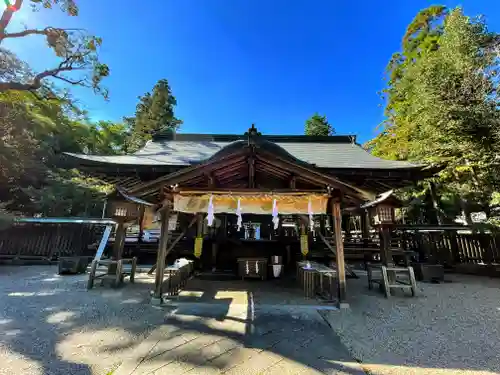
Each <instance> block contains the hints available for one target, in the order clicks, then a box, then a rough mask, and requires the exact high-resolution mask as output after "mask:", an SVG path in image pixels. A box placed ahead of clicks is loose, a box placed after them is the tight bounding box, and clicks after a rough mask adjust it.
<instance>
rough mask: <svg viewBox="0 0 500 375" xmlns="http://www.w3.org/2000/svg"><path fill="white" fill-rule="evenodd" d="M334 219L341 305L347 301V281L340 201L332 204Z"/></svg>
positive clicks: (337, 200)
mask: <svg viewBox="0 0 500 375" xmlns="http://www.w3.org/2000/svg"><path fill="white" fill-rule="evenodd" d="M332 218H333V226H334V233H335V246H336V250H337V279H338V298H339V304H341V303H343V302H344V301H345V299H346V279H345V260H344V242H343V241H342V214H341V210H340V199H334V200H333V204H332Z"/></svg>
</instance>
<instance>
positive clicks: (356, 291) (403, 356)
mask: <svg viewBox="0 0 500 375" xmlns="http://www.w3.org/2000/svg"><path fill="white" fill-rule="evenodd" d="M446 279H447V282H446V283H442V284H428V283H419V284H418V287H419V291H420V292H419V295H418V296H417V297H416V298H412V297H410V296H404V294H403V292H402V291H396V293H397V295H396V296H395V297H391V298H390V299H386V298H384V297H383V295H382V294H380V293H378V291H375V290H374V291H369V290H368V288H367V280H366V277H365V276H362V277H361V279H359V280H348V294H349V299H350V301H349V302H350V305H351V309H349V310H344V311H322V312H321V313H322V314H323V315H324V316H325V317H326V318H327V320H328V322H329V324H330V325H331V326H332V328H333V329H334V330H335V331H336V332H337V333H338V334H339V335H340V336H341V339H342V342H343V343H344V344H345V345H346V346H347V347H348V348H349V350H350V352H351V354H352V355H353V356H354V357H355V358H356V359H358V360H360V361H362V362H363V368H364V369H365V370H366V371H367V372H370V373H373V374H384V375H393V374H418V375H422V374H447V375H449V374H474V375H476V374H498V373H500V279H489V278H485V277H474V276H465V275H447V276H446Z"/></svg>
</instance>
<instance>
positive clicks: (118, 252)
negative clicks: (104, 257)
mask: <svg viewBox="0 0 500 375" xmlns="http://www.w3.org/2000/svg"><path fill="white" fill-rule="evenodd" d="M125 236H126V228H125V222H124V221H122V220H120V221H118V224H117V225H116V231H115V243H114V245H113V258H114V259H115V260H120V259H121V258H122V253H123V247H124V245H125Z"/></svg>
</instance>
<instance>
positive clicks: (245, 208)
mask: <svg viewBox="0 0 500 375" xmlns="http://www.w3.org/2000/svg"><path fill="white" fill-rule="evenodd" d="M66 161H67V163H68V166H70V167H76V168H78V169H80V170H81V171H83V172H85V173H88V174H91V175H93V176H95V177H98V178H100V179H102V180H104V181H107V182H109V183H112V184H114V185H115V186H116V190H115V192H114V193H113V194H111V195H110V196H109V199H108V201H109V202H110V203H109V204H108V208H109V210H108V212H109V213H110V214H111V215H112V217H113V218H114V219H115V220H116V221H117V223H118V225H117V229H116V234H115V241H114V257H115V258H120V257H121V256H122V252H123V248H124V243H125V238H126V228H127V226H128V225H129V224H130V223H131V222H132V221H134V220H135V221H138V222H139V223H140V231H139V245H138V246H139V247H141V246H143V245H142V244H144V246H145V245H146V244H145V243H143V242H141V241H142V238H143V237H142V235H143V233H144V232H145V231H146V229H145V228H146V226H147V225H148V224H147V223H149V222H151V221H154V218H155V217H156V218H157V222H158V223H159V231H158V233H159V239H158V241H157V242H156V243H155V245H154V246H155V249H157V251H156V266H155V272H156V285H155V297H157V298H161V296H162V293H163V290H162V288H163V287H162V285H163V280H164V270H165V264H166V262H167V263H168V261H169V260H173V259H175V258H178V257H179V256H181V255H182V256H185V257H186V258H191V259H194V260H195V262H196V266H197V268H203V269H212V270H217V269H233V270H234V271H235V272H237V271H238V267H240V271H241V265H239V263H240V260H242V259H243V260H247V262H246V267H247V273H248V259H254V260H255V262H252V264H255V267H256V268H257V270H255V269H254V272H257V274H258V275H260V276H262V275H261V274H262V272H267V263H266V262H268V263H269V264H275V263H276V262H277V260H278V259H280V260H281V261H280V262H278V263H283V264H284V265H292V264H295V263H296V262H298V261H302V260H304V259H309V258H310V257H312V253H313V252H314V248H315V246H317V244H318V242H319V243H322V244H323V247H325V246H324V245H326V246H327V248H328V249H330V250H331V254H330V255H331V258H333V259H334V262H335V264H336V271H337V272H336V283H337V289H338V301H340V302H342V301H343V300H344V299H345V297H346V265H345V257H344V240H343V237H342V229H343V227H342V216H343V214H345V213H348V212H355V213H357V214H359V215H360V217H361V222H362V223H363V233H366V231H367V230H368V229H367V228H368V222H369V217H368V215H366V214H365V212H366V210H368V207H371V206H373V207H377V205H376V204H375V203H376V202H377V198H378V199H379V200H380V196H381V194H382V195H383V194H384V193H386V192H387V191H389V190H391V189H395V188H400V187H404V186H407V185H411V184H413V183H415V182H416V181H418V180H421V179H424V178H426V177H429V176H431V175H432V174H433V173H434V172H435V171H433V170H432V169H430V168H426V167H425V166H423V165H415V164H411V163H408V162H402V161H389V160H383V159H380V158H377V157H375V156H373V155H371V154H370V153H368V152H367V151H365V150H364V149H363V148H362V147H361V146H359V145H358V144H357V143H356V142H355V137H353V136H329V137H317V136H300V135H299V136H296V135H290V136H289V135H268V136H266V135H261V134H260V133H259V132H258V131H257V129H256V128H255V126H253V125H252V127H251V128H250V129H248V131H247V132H246V133H245V134H242V135H215V134H213V135H210V134H176V133H175V132H173V131H168V132H161V133H158V134H155V135H154V136H153V139H152V140H151V141H149V142H148V143H147V144H146V145H145V147H144V148H143V149H141V150H139V151H137V152H136V153H134V154H130V155H119V156H98V155H83V154H70V153H68V154H66ZM380 201H382V200H380ZM389 201H390V199H389V200H386V201H385V202H389ZM111 202H113V204H111ZM370 202H371V203H370ZM374 202H375V203H374ZM367 203H368V205H367ZM370 205H371V206H370ZM361 207H365V208H361ZM378 215H379V219H380V215H382V214H381V213H380V212H379V214H378ZM376 216H377V215H372V219H373V217H376ZM173 218H175V220H174V221H173V220H172V219H173ZM378 223H379V224H381V228H382V226H383V225H382V224H383V223H384V221H383V220H382V221H380V220H379V222H378ZM318 238H319V239H320V240H319V241H316V240H317V239H318ZM183 241H184V242H185V241H188V244H189V245H188V246H187V248H184V249H179V248H178V246H179V244H180V243H181V242H183ZM386 243H387V242H386ZM381 246H382V247H383V246H384V245H381ZM386 247H387V246H386ZM186 250H187V251H186ZM139 254H140V253H139ZM139 258H140V255H139ZM259 260H263V263H262V265H263V266H264V267H260V268H259V263H258V261H259ZM243 267H244V266H243ZM263 268H265V270H264V271H263ZM259 269H260V271H259ZM262 278H265V277H264V276H263V277H262Z"/></svg>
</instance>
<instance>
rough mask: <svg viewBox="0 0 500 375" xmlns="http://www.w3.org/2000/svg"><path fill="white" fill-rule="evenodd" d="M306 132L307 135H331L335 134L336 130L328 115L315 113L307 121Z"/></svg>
mask: <svg viewBox="0 0 500 375" xmlns="http://www.w3.org/2000/svg"><path fill="white" fill-rule="evenodd" d="M304 133H305V135H318V136H330V135H333V134H335V130H334V129H333V127H332V126H331V125H330V124H329V123H328V120H327V118H326V116H321V115H319V114H318V113H315V114H314V115H312V116H311V117H310V118H309V119H308V120H307V121H306V124H305V129H304Z"/></svg>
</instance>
